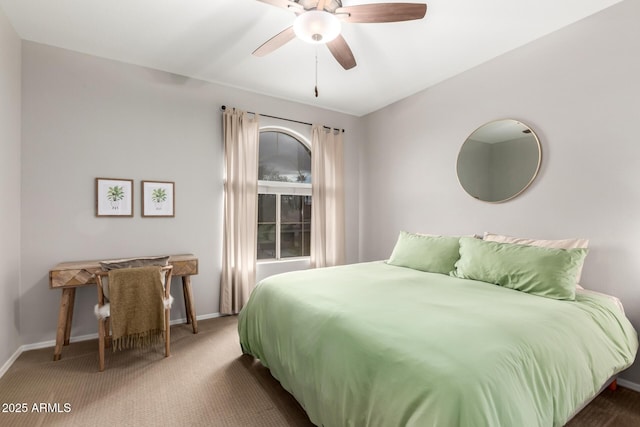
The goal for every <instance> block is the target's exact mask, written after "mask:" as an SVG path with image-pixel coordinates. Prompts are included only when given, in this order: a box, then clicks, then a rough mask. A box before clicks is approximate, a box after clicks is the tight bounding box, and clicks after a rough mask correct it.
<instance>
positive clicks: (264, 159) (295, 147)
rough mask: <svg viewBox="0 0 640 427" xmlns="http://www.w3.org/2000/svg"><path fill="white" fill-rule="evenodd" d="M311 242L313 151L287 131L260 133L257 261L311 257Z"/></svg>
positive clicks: (279, 129) (270, 130)
mask: <svg viewBox="0 0 640 427" xmlns="http://www.w3.org/2000/svg"><path fill="white" fill-rule="evenodd" d="M310 241H311V149H310V147H309V143H308V142H307V141H306V140H305V139H304V138H303V137H302V136H301V135H298V134H296V133H294V132H292V131H289V130H287V129H284V128H263V129H262V130H261V131H260V145H259V160H258V256H257V257H258V259H259V260H266V259H273V260H280V259H285V258H295V257H308V256H309V255H310Z"/></svg>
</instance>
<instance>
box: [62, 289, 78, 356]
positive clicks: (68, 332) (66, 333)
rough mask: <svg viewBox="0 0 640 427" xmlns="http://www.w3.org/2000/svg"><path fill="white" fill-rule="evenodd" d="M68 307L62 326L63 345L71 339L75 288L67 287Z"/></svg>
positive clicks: (67, 343)
mask: <svg viewBox="0 0 640 427" xmlns="http://www.w3.org/2000/svg"><path fill="white" fill-rule="evenodd" d="M69 290H70V291H71V293H70V294H69V308H68V309H67V323H66V325H65V328H64V345H69V340H70V339H71V321H72V320H73V306H74V304H75V301H76V288H70V289H69Z"/></svg>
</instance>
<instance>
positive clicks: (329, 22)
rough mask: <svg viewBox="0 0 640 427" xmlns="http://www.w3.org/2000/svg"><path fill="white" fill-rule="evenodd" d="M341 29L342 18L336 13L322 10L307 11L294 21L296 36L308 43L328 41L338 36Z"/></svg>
mask: <svg viewBox="0 0 640 427" xmlns="http://www.w3.org/2000/svg"><path fill="white" fill-rule="evenodd" d="M340 30H341V25H340V20H339V19H338V18H336V16H335V15H333V14H331V13H329V12H325V11H321V10H310V11H308V12H305V13H303V14H301V15H299V16H298V17H297V18H296V20H295V21H294V22H293V31H294V32H295V34H296V36H297V37H298V38H299V39H301V40H304V41H305V42H307V43H314V44H320V43H322V44H324V43H328V42H330V41H331V40H333V39H335V38H336V37H338V35H339V34H340Z"/></svg>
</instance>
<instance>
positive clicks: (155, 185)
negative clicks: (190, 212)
mask: <svg viewBox="0 0 640 427" xmlns="http://www.w3.org/2000/svg"><path fill="white" fill-rule="evenodd" d="M175 187H176V185H175V183H174V182H170V181H142V216H143V217H174V216H175V206H176V188H175Z"/></svg>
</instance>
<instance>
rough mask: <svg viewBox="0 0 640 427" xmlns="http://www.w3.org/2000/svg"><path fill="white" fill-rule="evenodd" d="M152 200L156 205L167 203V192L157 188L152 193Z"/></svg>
mask: <svg viewBox="0 0 640 427" xmlns="http://www.w3.org/2000/svg"><path fill="white" fill-rule="evenodd" d="M151 200H152V201H153V202H154V203H162V202H166V201H167V190H165V189H164V188H156V189H154V190H153V191H152V192H151Z"/></svg>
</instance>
